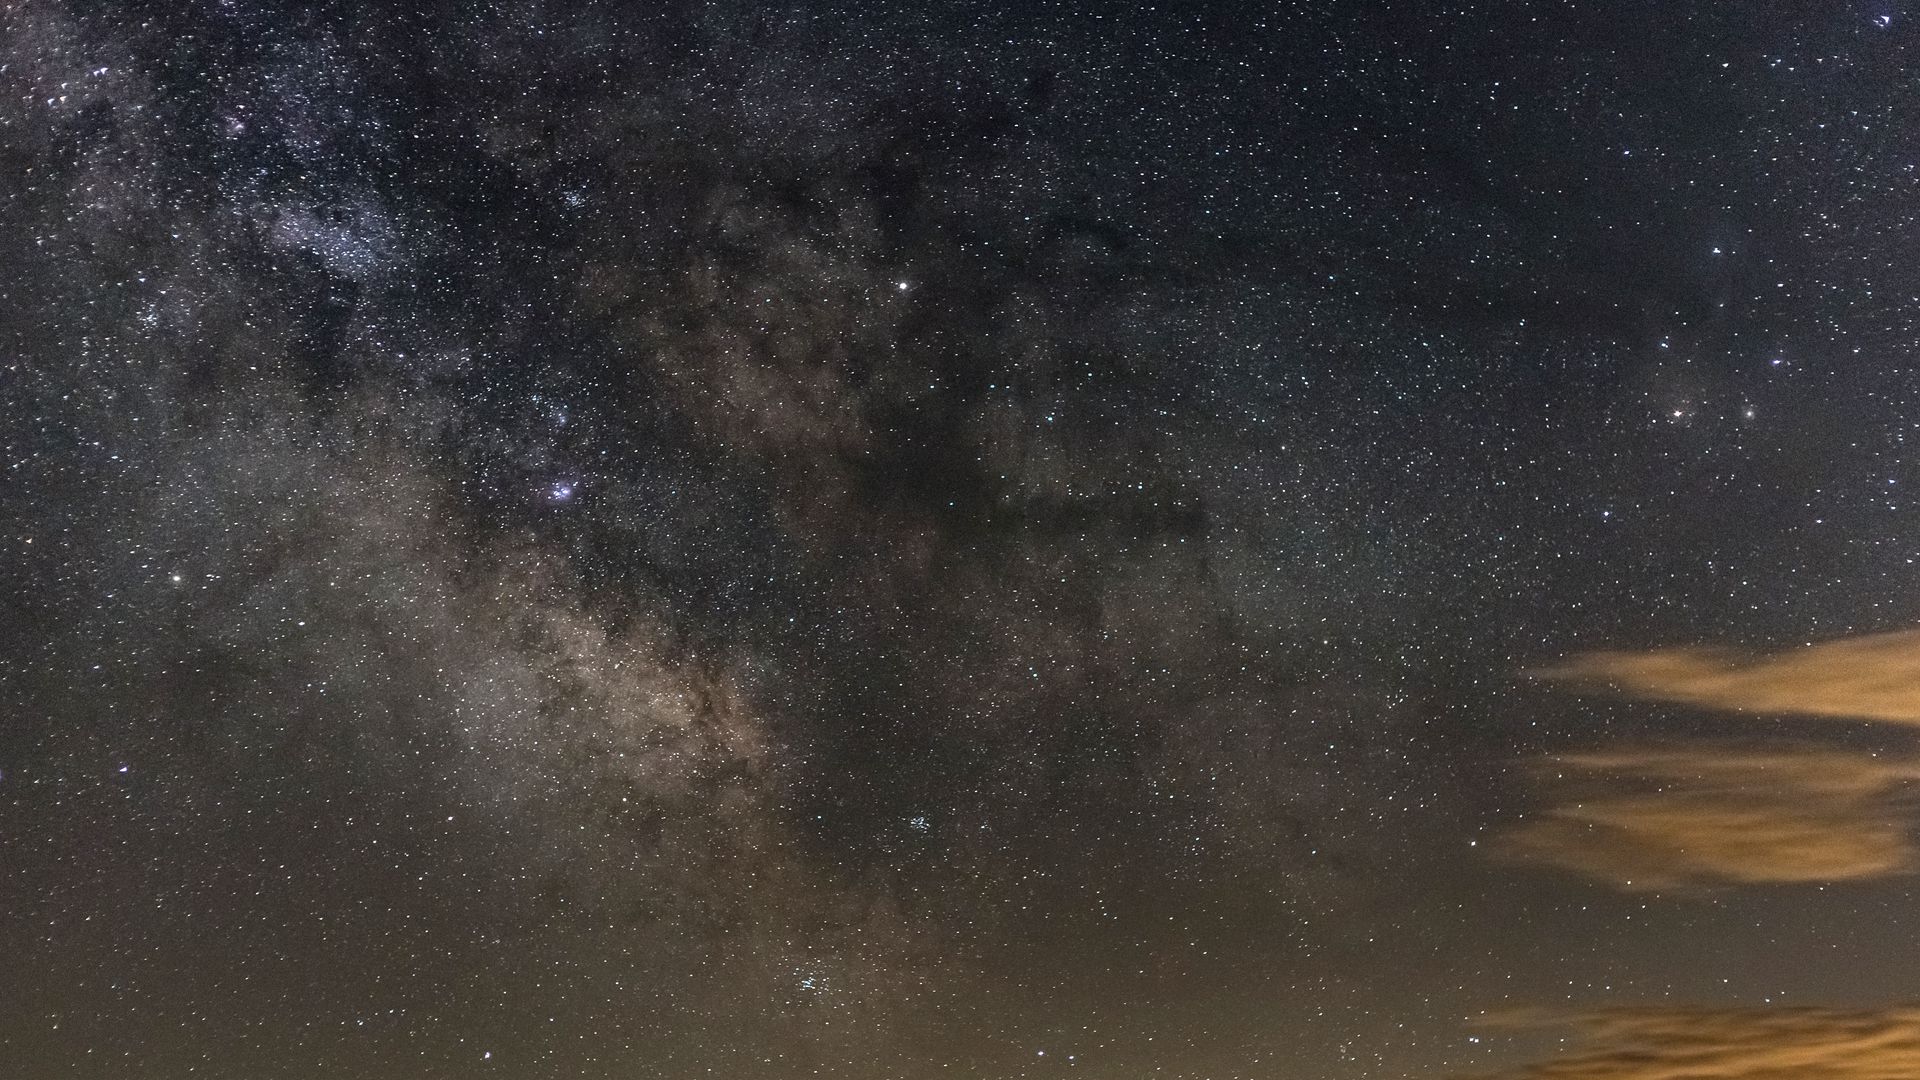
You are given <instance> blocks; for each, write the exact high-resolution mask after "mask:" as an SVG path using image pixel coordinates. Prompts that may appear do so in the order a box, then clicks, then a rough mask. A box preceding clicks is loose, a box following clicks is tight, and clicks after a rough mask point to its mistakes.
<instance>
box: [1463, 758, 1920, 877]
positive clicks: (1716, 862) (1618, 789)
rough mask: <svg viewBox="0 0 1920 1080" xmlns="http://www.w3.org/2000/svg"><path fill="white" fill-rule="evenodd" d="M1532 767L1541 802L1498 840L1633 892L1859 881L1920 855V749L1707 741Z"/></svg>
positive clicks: (1524, 854)
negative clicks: (1902, 751) (1898, 753)
mask: <svg viewBox="0 0 1920 1080" xmlns="http://www.w3.org/2000/svg"><path fill="white" fill-rule="evenodd" d="M1536 771H1537V773H1538V775H1539V777H1540V780H1541V782H1542V784H1543V785H1544V786H1545V787H1546V788H1547V789H1548V791H1549V794H1550V805H1549V807H1548V808H1547V809H1546V810H1545V811H1544V812H1543V814H1542V815H1541V816H1540V817H1538V818H1537V819H1536V820H1533V821H1530V822H1528V823H1526V824H1524V825H1522V826H1520V827H1518V828H1516V829H1513V830H1511V831H1510V832H1508V833H1507V834H1506V835H1505V837H1504V838H1503V843H1502V845H1501V847H1500V848H1499V850H1500V851H1501V852H1502V853H1503V854H1505V855H1506V856H1507V857H1509V858H1514V859H1518V860H1521V861H1529V862H1536V863H1541V864H1545V865H1550V866H1556V867H1559V868H1561V869H1564V870H1569V871H1572V872H1574V873H1577V874H1580V875H1582V876H1585V877H1589V878H1593V879H1596V880H1599V881H1603V882H1606V883H1608V884H1611V885H1613V886H1615V887H1617V888H1621V889H1625V890H1628V891H1636V892H1639V891H1662V890H1672V889H1682V888H1691V887H1708V886H1715V885H1736V884H1764V883H1808V882H1829V881H1859V880H1867V879H1873V878H1883V877H1889V876H1893V875H1897V874H1902V873H1906V872H1908V871H1910V870H1911V869H1913V868H1914V867H1915V865H1916V863H1920V852H1917V851H1916V848H1915V845H1914V841H1913V838H1912V836H1911V834H1910V831H1909V828H1908V823H1907V820H1906V813H1905V807H1904V805H1903V796H1904V795H1905V792H1906V787H1907V784H1908V783H1909V782H1910V781H1913V780H1916V779H1920V759H1913V758H1888V757H1882V756H1875V755H1871V754H1866V753H1855V752H1850V751H1842V750H1827V749H1818V748H1769V749H1726V748H1723V747H1717V746H1709V745H1704V744H1703V745H1686V746H1665V747H1638V748H1623V749H1617V750H1608V751H1601V752H1594V753H1587V754H1571V755H1564V756H1560V757H1556V758H1551V759H1547V760H1546V761H1544V762H1542V763H1540V764H1539V765H1538V766H1537V767H1536Z"/></svg>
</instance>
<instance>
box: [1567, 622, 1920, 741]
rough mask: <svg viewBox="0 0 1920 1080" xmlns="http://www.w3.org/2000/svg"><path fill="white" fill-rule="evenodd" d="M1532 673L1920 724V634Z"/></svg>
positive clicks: (1589, 661) (1579, 663)
mask: <svg viewBox="0 0 1920 1080" xmlns="http://www.w3.org/2000/svg"><path fill="white" fill-rule="evenodd" d="M1538 674H1540V675H1541V676H1543V677H1545V678H1550V679H1564V680H1568V681H1574V682H1581V683H1590V684H1594V683H1597V684H1605V685H1610V686H1612V687H1614V688H1616V689H1618V690H1620V691H1621V692H1623V693H1626V694H1630V695H1633V696H1635V697H1641V698H1651V699H1653V700H1656V701H1677V702H1683V703H1685V704H1688V705H1699V706H1703V707H1706V708H1716V709H1737V710H1740V711H1743V712H1768V713H1800V714H1803V715H1808V716H1824V717H1834V718H1841V719H1850V720H1877V721H1882V722H1886V723H1895V724H1911V725H1916V726H1920V630H1901V631H1896V632H1893V633H1886V634H1869V635H1865V636H1861V637H1852V638H1840V639H1838V640H1834V641H1827V642H1822V643H1820V644H1817V645H1807V646H1803V647H1801V648H1796V649H1786V650H1782V651H1780V652H1773V653H1765V654H1761V655H1758V656H1753V655H1747V654H1741V653H1738V652H1735V651H1732V650H1727V649H1717V648H1690V647H1679V648H1665V649H1652V650H1648V651H1645V652H1595V653H1588V654H1585V655H1582V656H1577V657H1573V658H1572V659H1570V660H1568V661H1567V662H1565V663H1563V664H1560V665H1558V666H1555V667H1551V668H1547V669H1544V670H1542V671H1540V672H1539V673H1538Z"/></svg>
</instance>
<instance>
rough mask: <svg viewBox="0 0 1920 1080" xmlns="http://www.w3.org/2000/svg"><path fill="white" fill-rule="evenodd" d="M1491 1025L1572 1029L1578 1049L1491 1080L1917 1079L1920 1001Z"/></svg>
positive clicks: (1536, 1017) (1621, 1012)
mask: <svg viewBox="0 0 1920 1080" xmlns="http://www.w3.org/2000/svg"><path fill="white" fill-rule="evenodd" d="M1490 1023H1491V1024H1493V1025H1494V1026H1500V1027H1525V1028H1535V1027H1543V1026H1553V1027H1560V1026H1566V1027H1571V1028H1573V1029H1574V1030H1575V1032H1576V1033H1577V1034H1578V1036H1579V1038H1578V1040H1577V1042H1576V1043H1575V1045H1574V1047H1573V1048H1572V1049H1571V1050H1570V1051H1568V1052H1566V1053H1563V1054H1560V1055H1558V1056H1555V1057H1553V1058H1549V1059H1547V1060H1545V1061H1540V1062H1535V1063H1532V1064H1528V1065H1523V1066H1521V1067H1519V1068H1516V1069H1511V1070H1508V1071H1505V1072H1501V1073H1497V1074H1493V1075H1491V1076H1489V1077H1488V1078H1487V1080H1914V1078H1916V1077H1920V1006H1915V1005H1899V1006H1891V1007H1887V1008H1878V1009H1821V1008H1797V1009H1787V1008H1776V1009H1726V1008H1723V1009H1715V1008H1691V1007H1647V1008H1624V1009H1601V1010H1595V1011H1591V1012H1581V1013H1572V1014H1558V1015H1556V1014H1539V1013H1532V1014H1511V1015H1507V1016H1500V1017H1494V1018H1492V1020H1491V1021H1490Z"/></svg>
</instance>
